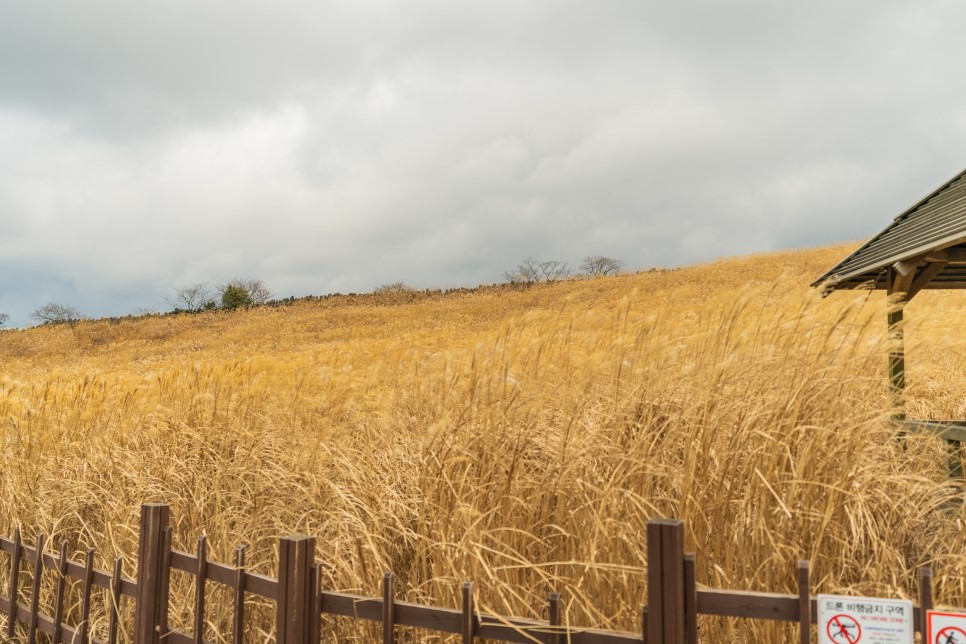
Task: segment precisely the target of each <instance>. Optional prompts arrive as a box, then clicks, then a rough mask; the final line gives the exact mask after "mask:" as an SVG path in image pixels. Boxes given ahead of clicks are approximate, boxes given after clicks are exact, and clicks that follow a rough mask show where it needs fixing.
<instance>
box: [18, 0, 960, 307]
mask: <svg viewBox="0 0 966 644" xmlns="http://www.w3.org/2000/svg"><path fill="white" fill-rule="evenodd" d="M964 27H966V3H963V2H962V1H961V0H919V1H917V2H908V1H906V2H898V1H892V0H861V1H860V0H856V1H843V0H834V1H833V0H810V1H809V2H781V1H779V0H737V1H732V0H729V1H727V2H724V1H721V0H701V1H697V0H694V1H687V0H685V1H682V0H674V1H672V0H663V1H661V2H650V1H647V0H626V1H625V0H596V1H590V0H584V1H582V2H576V1H571V0H545V1H544V0H512V1H511V0H507V1H502V0H487V1H486V2H473V3H470V2H461V1H457V0H435V1H431V0H407V1H406V2H385V1H379V0H346V1H344V2H332V1H325V2H296V1H291V0H275V1H273V2H271V3H268V2H262V1H259V2H254V1H250V0H231V1H230V2H229V1H222V0H206V1H205V2H195V1H191V2H189V1H187V0H166V1H165V2H153V3H132V2H126V1H124V2H122V1H119V0H85V2H68V3H48V2H38V1H33V0H30V1H27V0H23V1H14V2H5V3H3V5H2V8H0V223H2V234H0V311H4V312H7V313H9V314H10V315H11V320H10V322H9V323H8V325H11V324H12V325H18V324H19V325H23V324H27V323H28V322H29V320H28V317H27V316H28V314H29V312H30V311H32V310H34V309H35V308H37V307H38V306H40V305H42V304H45V303H47V302H50V301H54V302H59V303H64V304H70V305H73V306H75V307H77V308H78V309H80V311H81V312H82V313H84V314H86V315H89V316H101V315H123V314H126V313H130V312H133V311H135V310H137V309H139V308H151V307H155V308H158V309H161V310H164V309H166V308H167V307H166V305H164V299H165V297H170V296H171V295H173V293H174V289H175V288H176V287H178V286H184V285H187V284H191V283H194V282H200V281H207V282H211V283H218V282H222V281H225V280H228V279H230V278H233V277H256V278H261V279H263V280H264V281H265V282H266V283H267V284H268V286H269V287H270V288H271V289H272V290H273V292H274V293H275V294H276V295H278V296H281V297H284V296H289V295H296V296H298V295H305V294H323V293H330V292H337V291H340V292H353V291H355V292H362V291H368V290H371V289H373V288H374V287H376V286H378V285H380V284H383V283H387V282H393V281H399V280H401V281H405V282H406V283H408V284H410V285H412V286H414V287H418V288H427V287H448V286H455V285H476V284H479V283H490V282H495V281H500V280H501V275H502V273H503V272H504V271H505V270H507V269H509V268H512V267H514V266H515V265H516V264H517V263H519V262H520V260H522V259H524V258H525V257H527V256H531V255H532V256H535V257H537V258H539V259H558V260H564V261H570V262H571V263H574V264H577V263H579V261H580V259H581V258H582V257H584V256H586V255H592V254H602V255H609V256H613V257H616V258H619V259H622V260H624V261H625V262H626V263H627V265H628V267H629V268H632V269H637V268H646V267H651V266H660V265H679V264H684V263H691V262H695V261H700V260H710V259H714V258H716V257H721V256H729V255H735V254H741V253H748V252H754V251H767V250H775V249H782V248H794V247H806V246H815V245H822V244H828V243H832V242H838V241H846V240H858V239H860V238H863V237H868V236H871V235H872V234H874V233H876V232H878V231H879V230H880V229H881V228H883V227H885V226H886V225H887V223H888V222H889V221H890V220H891V218H892V217H894V216H895V215H897V214H898V213H899V212H901V211H902V210H903V209H905V208H906V207H907V206H909V205H910V204H911V203H912V202H914V201H916V200H917V199H918V198H920V197H921V196H923V195H924V194H926V193H927V192H929V191H930V190H932V189H933V188H935V187H936V186H937V185H938V184H940V183H941V182H942V181H944V180H945V179H947V178H949V177H950V176H952V175H953V174H955V173H957V172H958V171H960V170H961V169H962V168H963V167H964V166H966V82H963V74H962V69H963V67H962V62H963V60H966V39H964V38H963V36H962V34H963V31H964Z"/></svg>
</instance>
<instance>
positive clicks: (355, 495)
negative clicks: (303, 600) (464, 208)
mask: <svg viewBox="0 0 966 644" xmlns="http://www.w3.org/2000/svg"><path fill="white" fill-rule="evenodd" d="M849 250H851V247H845V246H842V247H834V248H827V249H820V250H813V251H798V252H788V253H779V254H769V255H759V256H753V257H745V258H738V259H732V260H724V261H720V262H715V263H711V264H706V265H701V266H695V267H691V268H687V269H682V270H676V271H655V272H649V273H641V274H635V275H625V276H619V277H612V278H602V279H597V280H585V281H573V282H566V283H560V284H554V285H550V286H542V287H536V288H531V289H528V290H508V289H502V288H490V289H481V290H478V291H471V292H462V293H458V294H449V295H423V294H417V295H398V294H397V295H387V296H384V297H379V296H367V297H360V298H331V299H327V300H324V301H321V302H317V303H299V304H296V305H293V306H290V307H283V308H278V309H259V310H252V311H249V312H242V313H234V314H225V313H219V312H212V313H206V314H202V315H197V316H179V317H155V318H144V319H139V320H125V321H121V322H116V323H112V322H109V321H98V322H83V323H80V324H78V325H77V326H76V327H74V328H70V327H66V326H55V327H45V328H37V329H31V330H27V331H5V332H2V333H0V363H2V365H3V368H2V371H0V422H2V425H0V440H2V441H3V445H4V448H3V449H2V450H0V531H3V532H4V533H9V531H11V530H12V528H13V527H14V525H15V524H23V525H24V526H25V527H29V529H30V531H31V533H32V531H33V530H34V529H40V530H43V531H44V532H46V533H47V534H48V535H53V539H55V540H59V539H61V538H68V539H70V545H71V548H72V549H75V550H79V549H82V548H86V547H89V546H96V547H98V548H99V551H98V557H99V559H98V562H99V564H100V565H102V566H104V565H106V562H107V561H108V560H109V558H110V557H112V556H114V552H115V550H113V549H116V551H117V552H121V553H123V554H124V555H125V556H126V557H127V561H128V564H127V567H126V569H127V571H128V574H133V567H132V565H131V563H130V562H131V561H132V559H131V555H132V554H133V552H134V550H135V545H136V537H137V535H136V529H137V512H138V506H139V504H140V503H141V502H143V501H163V502H167V503H170V504H171V505H172V517H173V520H174V521H175V522H176V528H175V535H174V542H175V545H176V547H181V548H185V549H190V548H191V547H192V544H193V543H194V542H195V539H196V538H197V536H198V535H199V534H201V532H202V531H203V530H204V531H205V532H206V534H207V535H208V537H209V541H210V548H211V550H210V552H211V556H212V558H214V559H218V560H221V561H230V559H231V553H232V551H233V549H234V548H235V546H237V545H238V544H239V543H241V542H246V543H248V544H250V546H251V549H250V551H249V552H250V560H251V561H252V565H253V567H254V568H255V569H257V570H259V571H261V572H265V573H271V572H272V570H273V565H274V563H273V557H274V555H275V552H274V551H275V544H276V538H277V537H278V536H279V535H281V534H284V533H291V532H296V531H299V532H307V533H310V534H314V535H317V536H318V537H319V549H318V553H317V554H318V557H319V558H320V559H321V560H323V561H324V562H325V563H326V569H325V580H324V585H325V586H326V587H327V588H329V589H338V590H347V591H356V592H364V593H369V594H377V590H378V587H379V581H380V579H381V576H382V573H383V571H385V570H394V571H395V572H396V573H397V574H398V576H399V587H400V590H401V595H402V596H404V597H405V598H406V599H409V600H420V601H432V602H434V603H438V604H442V605H451V606H456V605H458V593H459V583H460V582H461V581H462V580H465V579H474V580H476V581H477V582H478V583H479V585H480V589H481V594H480V597H479V601H480V605H481V608H482V609H483V610H492V611H497V612H501V613H512V614H517V615H528V616H535V617H539V616H540V611H541V609H542V607H543V605H544V602H545V598H546V593H547V592H548V590H550V589H557V590H561V591H563V592H564V599H565V603H566V605H567V607H568V619H569V620H570V622H571V623H576V624H585V625H599V626H608V627H616V628H623V629H627V630H636V629H637V628H638V620H639V609H640V606H641V604H642V603H643V601H644V582H645V578H644V567H645V563H646V562H645V557H644V555H645V552H644V549H645V543H644V529H645V524H646V522H647V520H648V519H650V518H652V517H657V516H674V517H679V518H682V519H684V520H685V521H686V522H687V527H688V533H687V547H688V548H689V549H693V550H696V551H697V552H698V553H699V558H698V562H699V573H698V574H699V582H701V583H704V584H709V585H712V586H715V587H724V588H748V589H761V590H771V591H781V590H785V591H789V592H791V591H792V590H793V582H794V564H795V561H797V560H798V559H800V558H809V559H811V560H812V561H813V562H814V565H815V568H814V572H813V574H814V577H813V578H814V579H815V580H817V584H818V590H819V591H822V592H831V591H846V592H857V593H872V594H879V593H884V594H890V595H906V596H911V595H913V594H914V593H915V585H914V579H915V574H914V571H915V568H916V567H917V566H919V565H922V564H924V563H929V564H932V565H933V566H934V568H935V570H936V573H937V579H936V585H937V593H938V596H939V598H940V600H941V601H943V602H949V603H953V604H957V605H960V606H963V605H966V588H964V586H963V583H964V580H966V556H964V555H963V554H962V553H964V552H966V536H964V535H966V533H964V531H963V530H962V520H963V518H964V513H963V510H962V509H961V508H960V507H959V506H954V505H951V504H950V503H949V500H950V499H951V498H952V497H954V496H955V495H956V493H957V491H956V490H955V489H954V488H952V487H951V486H950V485H949V484H948V482H947V480H946V478H945V475H944V460H943V459H944V456H943V452H942V450H941V448H940V446H939V444H938V441H935V440H932V439H926V438H915V439H912V440H910V441H908V442H907V443H906V447H905V448H903V447H902V446H901V445H900V444H898V443H897V442H896V441H894V440H891V436H892V430H891V429H890V426H889V424H888V423H887V422H886V418H887V416H888V413H889V409H888V406H887V405H888V402H887V389H886V385H885V379H884V372H885V354H886V351H887V344H886V342H887V337H886V333H885V328H884V327H885V322H884V320H885V307H886V304H885V297H884V295H883V294H882V293H881V292H879V293H872V294H869V293H854V294H849V293H837V294H834V295H832V296H830V297H829V298H827V299H825V300H822V299H821V298H820V297H819V294H818V293H816V292H814V291H813V290H811V289H810V288H809V287H808V284H809V283H810V282H811V281H812V280H813V279H814V278H815V277H816V276H818V275H819V274H821V273H822V272H823V271H824V270H825V269H827V268H828V267H829V266H831V265H832V264H833V263H835V262H836V261H837V260H838V259H840V258H841V257H842V256H844V255H845V254H846V253H847V252H848V251H849ZM964 308H966V299H964V298H963V297H962V296H960V295H959V294H955V293H952V294H936V293H928V292H927V293H925V294H923V295H920V296H919V297H918V298H917V299H916V300H915V302H914V303H913V304H912V305H911V306H910V307H909V309H908V313H907V320H908V325H909V327H908V331H907V335H908V346H907V352H908V356H909V359H908V363H909V376H908V378H909V384H910V399H911V402H910V410H911V414H912V415H918V416H923V417H926V416H933V417H957V416H958V417H966V376H964V375H963V362H964V359H966V334H964V333H962V330H963V325H964V322H963V320H964V319H966V318H964V316H963V313H964ZM3 574H5V573H0V584H2V583H6V582H5V577H3ZM183 581H184V580H180V579H176V580H175V583H176V584H179V583H182V582H183ZM256 611H257V609H256ZM172 619H173V621H174V622H175V623H178V622H179V620H186V621H187V624H189V625H190V596H189V597H188V598H187V599H186V600H184V601H179V602H178V603H177V604H176V605H174V606H173V607H172ZM227 619H228V617H227V614H226V615H225V620H224V621H221V622H214V623H212V624H211V625H210V628H211V632H209V634H208V635H209V636H210V637H212V638H215V639H217V637H218V633H217V631H218V630H220V629H224V628H226V624H227V623H228V621H227ZM101 626H103V624H100V625H99V627H101ZM270 627H271V625H270V622H269V621H267V620H266V621H265V622H264V623H262V624H261V628H253V629H252V631H251V637H252V638H253V639H252V641H261V640H262V639H263V638H264V636H265V632H264V630H263V629H269V628H270ZM331 627H332V630H330V631H329V633H328V635H327V637H328V638H329V641H356V640H357V641H368V638H369V636H370V635H371V632H370V631H368V630H366V629H365V628H363V627H362V626H360V625H359V624H355V623H350V622H348V621H345V622H343V621H334V622H333V623H332V625H331ZM702 629H703V630H704V633H705V634H706V635H707V637H709V638H710V639H708V641H735V640H740V639H742V638H748V639H750V640H751V641H780V640H781V639H782V637H783V636H784V635H787V634H788V633H789V631H785V630H782V628H781V627H779V626H776V625H768V624H762V623H758V624H748V623H740V622H728V621H720V620H710V619H704V620H703V621H702ZM783 634H784V635H783ZM416 636H417V634H413V637H414V638H415V637H416ZM425 641H439V640H438V639H435V638H432V639H431V638H429V637H428V636H427V638H426V640H425Z"/></svg>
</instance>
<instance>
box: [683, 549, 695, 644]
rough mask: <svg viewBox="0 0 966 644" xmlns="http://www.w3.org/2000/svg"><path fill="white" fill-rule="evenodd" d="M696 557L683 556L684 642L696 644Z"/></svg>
mask: <svg viewBox="0 0 966 644" xmlns="http://www.w3.org/2000/svg"><path fill="white" fill-rule="evenodd" d="M697 567H698V564H697V555H695V554H694V553H693V552H688V553H686V554H685V555H684V641H685V643H686V644H698V572H697Z"/></svg>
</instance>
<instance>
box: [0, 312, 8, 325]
mask: <svg viewBox="0 0 966 644" xmlns="http://www.w3.org/2000/svg"><path fill="white" fill-rule="evenodd" d="M9 319H10V316H9V315H7V314H6V313H0V326H3V325H4V324H5V323H6V321H7V320H9Z"/></svg>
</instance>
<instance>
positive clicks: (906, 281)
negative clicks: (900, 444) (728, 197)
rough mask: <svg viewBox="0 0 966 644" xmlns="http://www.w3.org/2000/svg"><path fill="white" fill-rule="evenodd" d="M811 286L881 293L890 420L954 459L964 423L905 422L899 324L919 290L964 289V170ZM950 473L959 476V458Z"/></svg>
mask: <svg viewBox="0 0 966 644" xmlns="http://www.w3.org/2000/svg"><path fill="white" fill-rule="evenodd" d="M812 286H816V287H820V288H821V289H822V290H823V295H826V294H828V293H831V292H832V291H837V290H839V289H881V290H884V291H886V293H887V294H888V295H889V297H890V302H891V304H892V306H890V307H889V313H888V320H887V322H888V325H889V332H890V334H891V335H892V337H893V338H894V340H895V345H894V348H893V350H892V351H891V352H890V354H889V386H890V389H891V392H892V396H893V402H894V403H895V405H896V408H897V409H898V410H899V412H898V413H897V415H896V420H897V422H900V423H901V424H902V425H903V426H904V427H905V428H906V429H908V430H910V431H926V432H932V433H934V434H936V435H938V436H940V437H942V438H944V439H946V440H947V441H948V442H949V445H950V448H951V451H954V452H955V453H956V455H957V456H958V453H959V451H960V450H959V447H960V443H961V442H963V441H966V421H962V420H915V419H909V418H906V414H905V411H904V396H903V393H904V390H905V384H906V375H905V351H904V348H903V332H902V319H903V314H904V309H905V305H906V304H908V303H909V301H910V300H912V298H914V297H915V296H916V295H917V294H918V293H919V292H920V291H922V290H923V289H963V288H966V170H964V171H962V172H960V173H959V174H957V175H956V176H955V177H953V178H952V179H950V180H949V181H947V182H946V183H944V184H943V185H941V186H940V187H939V188H937V189H936V190H934V191H933V192H931V193H930V194H928V195H927V196H926V197H924V198H923V199H922V200H921V201H919V202H918V203H917V204H915V205H913V206H912V207H911V208H909V209H908V210H906V211H905V212H903V213H902V214H901V215H899V216H898V217H896V218H895V219H894V220H893V221H892V223H891V224H889V226H888V227H886V229H885V230H883V231H882V232H880V233H879V234H878V235H876V236H875V237H873V238H872V239H870V240H869V241H868V242H866V243H865V244H863V246H862V247H861V248H859V249H858V250H856V251H855V252H854V253H852V254H851V255H849V256H848V257H846V258H845V259H843V260H842V261H841V262H839V263H838V264H837V265H836V266H835V267H833V268H832V269H830V270H829V271H828V272H827V273H825V274H824V275H822V276H821V277H820V278H818V280H816V281H815V282H814V283H813V284H812ZM951 468H952V469H953V473H955V474H957V475H959V476H962V464H961V461H960V459H959V458H956V459H955V462H954V463H953V462H951Z"/></svg>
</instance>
